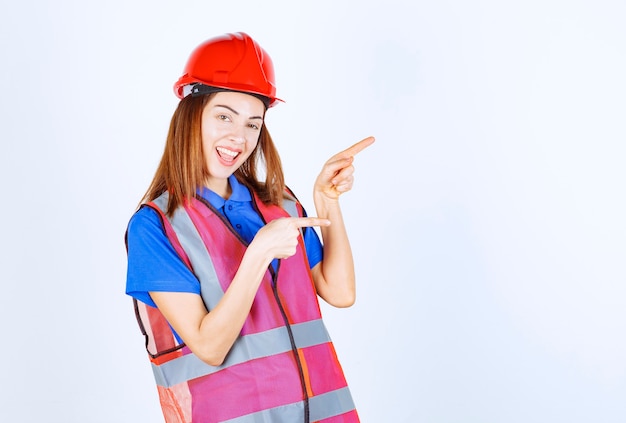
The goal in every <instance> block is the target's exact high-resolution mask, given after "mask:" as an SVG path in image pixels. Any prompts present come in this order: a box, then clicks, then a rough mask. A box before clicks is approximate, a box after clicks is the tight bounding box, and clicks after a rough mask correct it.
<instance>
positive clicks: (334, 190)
mask: <svg viewBox="0 0 626 423" xmlns="http://www.w3.org/2000/svg"><path fill="white" fill-rule="evenodd" d="M374 140H375V138H374V137H367V138H364V139H362V140H361V141H359V142H357V143H356V144H354V145H352V146H350V147H348V148H347V149H345V150H343V151H342V152H340V153H337V154H335V155H334V156H332V157H331V158H330V159H329V160H328V161H327V162H326V163H325V164H324V167H323V168H322V171H321V173H320V174H319V176H318V177H317V180H316V181H315V187H314V193H319V194H323V195H324V196H325V197H326V198H328V199H333V200H336V199H337V198H339V196H340V195H341V194H343V193H344V192H348V191H350V190H351V189H352V184H353V183H354V166H353V162H354V156H356V155H357V154H358V153H360V152H361V151H363V150H364V149H366V148H367V147H369V146H370V145H372V144H373V143H374Z"/></svg>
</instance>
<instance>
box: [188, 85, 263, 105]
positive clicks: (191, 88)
mask: <svg viewBox="0 0 626 423" xmlns="http://www.w3.org/2000/svg"><path fill="white" fill-rule="evenodd" d="M219 92H234V93H243V94H248V95H251V96H253V97H256V98H258V99H259V100H261V101H262V102H263V104H264V105H265V109H266V110H267V109H268V108H269V107H270V99H269V98H267V97H265V96H264V95H261V94H255V93H248V92H244V91H237V90H230V89H228V88H220V87H213V86H210V85H204V84H200V83H197V84H189V85H185V86H184V87H183V97H187V96H188V95H189V94H191V96H192V97H200V96H202V95H206V94H211V93H219Z"/></svg>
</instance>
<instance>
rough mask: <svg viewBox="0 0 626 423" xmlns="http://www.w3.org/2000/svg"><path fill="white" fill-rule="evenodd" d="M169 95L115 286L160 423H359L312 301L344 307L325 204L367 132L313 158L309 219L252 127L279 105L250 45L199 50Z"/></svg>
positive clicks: (238, 36)
mask: <svg viewBox="0 0 626 423" xmlns="http://www.w3.org/2000/svg"><path fill="white" fill-rule="evenodd" d="M174 89H175V92H176V94H177V96H178V97H179V98H181V101H180V103H179V105H178V107H177V109H176V111H175V113H174V116H173V118H172V121H171V125H170V129H169V134H168V137H167V142H166V146H165V151H164V154H163V157H162V160H161V163H160V165H159V167H158V169H157V172H156V175H155V177H154V179H153V181H152V183H151V185H150V187H149V189H148V191H147V193H146V195H145V197H144V199H143V204H142V206H141V207H140V209H139V210H138V211H137V212H136V213H135V214H134V215H133V217H132V218H131V220H130V222H129V225H128V230H127V234H126V242H127V249H128V277H127V287H126V292H127V294H129V295H131V296H132V297H133V298H134V303H135V309H136V312H137V318H138V321H139V324H140V327H141V329H142V332H143V334H144V335H145V337H146V347H147V349H148V352H149V355H150V359H151V363H152V368H153V371H154V374H155V378H156V382H157V388H158V392H159V397H160V401H161V405H162V408H163V413H164V416H165V420H166V421H167V422H168V423H170V422H192V421H193V422H194V423H204V422H207V423H208V422H222V421H229V422H289V423H293V422H298V421H303V422H313V421H323V422H358V421H359V420H358V415H357V412H356V410H355V408H354V404H353V401H352V398H351V396H350V392H349V390H348V387H347V384H346V381H345V378H344V376H343V373H342V370H341V367H340V365H339V362H338V361H337V357H336V355H335V351H334V349H333V346H332V342H331V340H330V338H329V337H328V334H327V332H326V329H325V328H324V325H323V323H322V320H321V315H320V309H319V304H318V302H317V296H318V295H319V296H320V297H321V298H322V299H324V300H325V301H326V302H328V303H329V304H331V305H333V306H336V307H348V306H350V305H352V304H353V303H354V300H355V281H354V278H355V275H354V266H353V261H352V253H351V250H350V244H349V241H348V237H347V235H346V231H345V226H344V223H343V220H342V215H341V210H340V207H339V202H338V199H339V196H340V195H341V194H343V193H344V192H346V191H349V190H350V189H351V188H352V183H353V171H354V168H353V166H352V162H353V157H354V155H355V154H357V153H358V152H359V151H361V150H362V149H364V148H366V147H367V146H369V145H370V144H371V143H373V142H374V139H373V138H372V137H369V138H366V139H364V140H363V141H361V142H359V143H357V144H355V145H353V146H352V147H350V148H348V149H347V150H345V151H343V152H341V153H339V154H337V155H335V156H333V157H332V158H331V159H330V160H329V161H328V162H326V164H325V165H324V167H323V169H322V172H321V173H320V175H319V176H318V178H317V179H316V181H315V185H314V204H315V208H316V211H317V215H318V216H319V217H306V214H305V212H304V210H303V209H302V206H301V205H300V203H299V202H298V201H297V199H296V198H295V197H294V195H293V193H291V191H289V189H288V188H287V187H286V186H285V183H284V179H283V172H282V169H281V163H280V158H279V156H278V153H277V151H276V148H275V147H274V144H273V142H272V138H271V137H270V135H269V132H268V131H267V128H266V127H265V124H264V116H265V112H266V110H267V109H268V108H269V107H271V106H273V105H275V104H276V103H277V102H279V101H280V100H279V99H278V98H277V97H276V88H275V85H274V70H273V64H272V61H271V59H270V57H269V56H268V55H267V53H266V52H265V51H264V50H263V49H262V48H261V47H260V46H259V45H258V44H257V43H256V42H255V41H254V40H253V39H252V38H250V37H249V36H248V35H247V34H244V33H235V34H225V35H223V36H220V37H216V38H212V39H210V40H207V41H205V42H204V43H202V44H201V45H200V46H198V47H197V48H196V49H195V50H194V52H193V53H192V54H191V56H190V58H189V60H188V63H187V65H186V68H185V72H184V74H183V76H182V77H181V78H180V79H179V80H178V81H177V83H176V84H175V86H174ZM262 164H265V168H264V169H259V166H260V165H262ZM261 173H264V174H265V182H261V181H259V179H258V178H259V175H260V174H261ZM314 226H318V227H320V228H321V229H320V231H321V234H322V239H323V244H322V242H321V241H320V240H319V238H318V236H317V234H316V232H315V230H313V228H312V227H314Z"/></svg>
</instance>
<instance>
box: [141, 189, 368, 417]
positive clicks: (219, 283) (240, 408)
mask: <svg viewBox="0 0 626 423" xmlns="http://www.w3.org/2000/svg"><path fill="white" fill-rule="evenodd" d="M254 201H255V205H256V207H257V209H258V211H259V212H260V214H261V216H262V217H263V219H264V221H266V222H269V221H271V220H273V219H276V218H279V217H287V216H289V215H288V214H287V213H286V212H285V210H287V209H288V210H289V214H291V215H293V216H298V215H300V213H298V210H299V209H298V204H297V203H296V202H294V201H289V200H286V201H285V204H284V209H285V210H283V209H281V208H279V207H276V206H266V205H264V204H262V203H261V202H260V200H258V198H257V197H256V196H254ZM167 202H168V197H167V193H165V194H163V195H162V196H160V197H159V198H157V199H155V200H154V201H153V202H152V203H151V204H149V206H150V207H152V208H154V209H155V210H156V211H157V212H159V214H160V215H161V218H162V222H163V225H164V229H165V232H166V234H167V236H168V238H169V239H170V242H171V243H172V245H173V247H174V248H175V249H176V251H177V252H178V253H179V255H180V256H181V259H182V260H183V261H184V262H185V263H187V265H188V266H189V267H190V269H191V270H192V271H193V272H194V274H195V275H196V276H197V278H198V280H199V281H200V287H201V288H200V291H201V296H202V298H203V301H204V303H205V305H206V307H207V310H209V311H210V310H212V309H214V308H215V307H216V305H217V304H218V302H219V301H220V299H221V298H222V297H223V295H224V292H225V290H226V289H227V288H228V285H229V284H230V281H231V280H232V277H233V276H234V273H235V272H236V270H237V268H238V266H239V263H240V262H241V257H243V254H244V253H245V249H246V245H245V242H244V241H242V240H241V239H240V238H239V237H238V235H236V233H235V232H234V230H232V228H231V227H230V225H229V224H228V223H227V222H226V221H225V220H224V218H223V217H222V216H221V215H219V212H217V211H216V210H214V209H213V208H212V207H210V206H209V205H208V204H206V203H204V202H202V201H201V200H199V199H194V200H192V201H191V203H190V204H188V205H186V206H185V207H179V208H178V209H177V210H176V211H175V212H174V214H173V215H172V216H171V217H168V216H166V214H165V210H166V209H167ZM223 252H226V253H223ZM308 266H309V265H308V260H307V259H306V254H305V251H304V243H303V240H302V237H300V239H299V245H298V248H297V251H296V254H295V255H294V256H293V257H291V258H289V259H284V260H281V263H280V265H279V268H278V271H277V272H276V273H271V270H268V271H267V272H266V274H265V276H264V279H263V281H262V282H261V285H260V287H259V290H258V292H257V295H256V297H255V300H254V302H253V305H252V308H251V311H250V314H249V316H248V319H247V320H246V322H245V323H244V326H243V328H242V331H241V334H240V336H239V337H238V339H237V340H236V341H235V343H234V344H233V347H232V348H231V350H230V352H229V353H228V355H227V357H226V359H225V361H224V363H223V364H222V365H220V366H210V365H208V364H206V363H205V362H203V361H202V360H200V359H199V358H198V357H197V356H195V355H194V354H193V353H192V352H191V351H190V350H189V349H188V348H187V347H184V348H182V349H181V350H178V351H176V352H175V353H171V354H170V353H166V354H164V355H159V353H158V352H157V354H156V355H153V357H158V359H155V358H153V359H152V369H153V372H154V376H155V380H156V382H157V385H158V387H159V393H160V397H161V401H162V406H163V409H164V415H165V416H166V421H167V422H168V423H170V422H177V423H179V422H180V423H188V422H190V421H191V420H190V419H193V423H204V422H207V423H209V422H224V421H228V422H237V423H253V422H254V423H256V422H265V421H272V422H286V423H287V422H288V423H293V422H298V421H304V422H309V421H322V420H324V419H328V421H332V422H333V423H335V422H345V423H356V422H358V421H359V419H358V415H357V413H356V410H355V408H354V403H353V401H352V397H351V396H350V392H349V390H348V387H347V384H346V382H345V378H344V376H343V372H342V370H341V367H340V365H339V362H338V361H337V358H336V354H335V351H334V348H333V346H332V342H331V340H330V337H329V335H328V332H327V331H326V328H325V326H324V324H323V322H322V320H321V313H320V310H319V304H318V303H317V294H316V292H315V288H314V286H313V282H312V279H311V274H310V269H309V267H308ZM159 314H160V313H159ZM143 323H144V325H145V324H146V323H147V324H149V322H143ZM160 327H161V330H165V329H164V328H163V326H162V325H161V326H160ZM154 329H155V328H154V327H153V328H152V330H154ZM167 330H169V331H171V330H170V329H169V327H167ZM163 401H166V402H163ZM166 408H168V409H170V410H171V409H172V408H175V409H176V410H179V412H177V413H174V414H176V416H174V417H172V413H169V412H166ZM182 416H184V417H182ZM268 419H269V420H268Z"/></svg>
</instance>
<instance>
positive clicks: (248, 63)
mask: <svg viewBox="0 0 626 423" xmlns="http://www.w3.org/2000/svg"><path fill="white" fill-rule="evenodd" d="M193 84H202V85H207V86H209V87H216V88H221V89H226V90H232V91H241V92H244V93H250V94H255V95H260V96H263V97H267V98H268V99H269V102H268V104H269V107H272V106H274V105H275V104H276V103H277V102H278V101H282V100H281V99H279V98H277V97H276V85H275V83H274V64H273V63H272V59H271V58H270V56H269V55H268V54H267V52H266V51H265V50H263V48H262V47H261V46H260V45H259V44H258V43H257V42H256V41H254V40H253V39H252V38H251V37H250V36H249V35H248V34H245V33H243V32H236V33H233V34H224V35H221V36H218V37H214V38H210V39H208V40H206V41H205V42H203V43H202V44H200V45H199V46H198V47H196V49H195V50H194V51H193V52H192V53H191V56H189V60H188V61H187V65H186V66H185V70H184V72H183V76H181V77H180V78H179V79H178V81H176V84H174V93H176V95H177V96H178V98H181V99H182V98H183V97H185V95H187V94H188V93H189V92H191V91H190V90H188V89H185V87H186V86H191V85H193Z"/></svg>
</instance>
